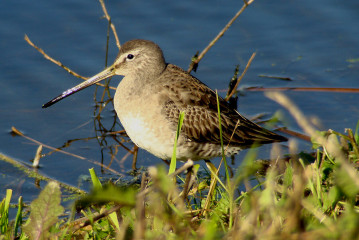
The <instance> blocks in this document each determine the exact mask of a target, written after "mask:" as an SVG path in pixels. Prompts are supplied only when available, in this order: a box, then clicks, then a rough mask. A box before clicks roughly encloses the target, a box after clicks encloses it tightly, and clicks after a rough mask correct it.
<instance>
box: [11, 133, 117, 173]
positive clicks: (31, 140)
mask: <svg viewBox="0 0 359 240" xmlns="http://www.w3.org/2000/svg"><path fill="white" fill-rule="evenodd" d="M11 131H12V132H13V133H15V134H17V135H19V136H21V137H24V138H26V139H27V140H29V141H30V142H33V143H35V144H37V145H42V146H43V147H45V148H48V149H51V150H53V151H55V152H59V153H63V154H66V155H69V156H72V157H75V158H79V159H81V160H86V161H88V162H90V163H92V164H95V165H98V166H101V167H103V168H105V169H106V170H108V171H110V172H112V173H114V174H117V175H119V176H122V174H121V173H119V172H117V171H116V170H114V169H112V168H109V167H107V166H106V165H103V164H102V163H99V162H96V161H93V160H90V159H87V158H85V157H82V156H80V155H76V154H73V153H69V152H66V151H64V150H61V149H58V148H54V147H51V146H49V145H46V144H44V143H42V142H39V141H37V140H35V139H33V138H31V137H28V136H26V135H25V134H23V133H22V132H20V131H19V130H18V129H17V128H15V127H11Z"/></svg>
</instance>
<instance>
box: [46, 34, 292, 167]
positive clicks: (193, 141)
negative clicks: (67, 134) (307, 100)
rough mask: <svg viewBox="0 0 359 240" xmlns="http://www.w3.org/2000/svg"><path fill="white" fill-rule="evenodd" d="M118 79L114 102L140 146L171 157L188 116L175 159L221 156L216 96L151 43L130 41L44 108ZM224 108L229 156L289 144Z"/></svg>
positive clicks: (233, 111)
mask: <svg viewBox="0 0 359 240" xmlns="http://www.w3.org/2000/svg"><path fill="white" fill-rule="evenodd" d="M114 75H121V76H124V77H123V79H122V80H121V82H120V83H119V85H118V87H117V89H116V93H115V96H114V99H113V101H114V106H115V110H116V113H117V116H118V118H119V119H120V121H121V123H122V125H123V127H124V129H125V130H126V133H127V135H128V136H129V137H130V139H131V140H132V141H133V142H134V143H135V144H136V145H137V146H138V147H140V148H142V149H145V150H147V151H148V152H150V153H152V154H153V155H155V156H157V157H159V158H161V159H171V157H172V152H173V144H174V139H175V136H176V130H177V124H178V117H179V113H180V112H184V121H183V125H182V129H181V132H180V134H179V138H178V143H177V153H176V158H177V159H178V160H182V161H184V160H188V159H191V160H200V159H204V160H209V159H211V158H213V157H216V156H221V154H222V152H221V139H220V131H219V120H218V111H217V96H216V93H215V92H214V91H213V90H212V89H210V88H209V87H207V86H206V85H205V84H204V83H202V82H201V81H200V80H198V79H197V78H195V77H194V76H192V75H191V74H189V73H187V72H186V71H184V70H183V69H181V68H180V67H177V66H175V65H173V64H169V63H166V61H165V58H164V56H163V53H162V50H161V49H160V47H159V46H158V45H157V44H155V43H154V42H152V41H148V40H140V39H135V40H131V41H128V42H126V43H125V44H123V46H122V47H121V49H120V52H119V54H118V56H117V58H116V60H115V62H114V63H113V64H112V65H111V66H110V67H108V68H106V69H105V70H103V71H102V72H100V73H98V74H96V75H95V76H93V77H91V78H89V79H88V80H86V81H85V82H82V83H81V84H79V85H77V86H75V87H73V88H71V89H69V90H67V91H65V92H63V93H62V94H61V95H59V96H58V97H56V98H54V99H52V100H51V101H49V102H48V103H46V104H44V105H43V106H42V107H43V108H46V107H49V106H51V105H52V104H54V103H56V102H58V101H60V100H61V99H63V98H66V97H68V96H70V95H72V94H74V93H76V92H78V91H80V90H82V89H84V88H86V87H89V86H91V85H93V84H95V83H97V82H99V81H101V80H104V79H106V78H109V77H112V76H114ZM219 105H220V111H221V124H222V139H223V144H224V146H225V147H226V152H225V154H226V155H233V154H235V153H237V152H238V151H240V150H242V149H245V148H249V147H251V146H253V145H254V144H256V145H261V144H266V143H272V142H282V141H286V140H287V139H286V138H285V137H283V136H281V135H278V134H276V133H274V132H271V131H269V130H267V129H264V128H262V127H260V126H259V125H257V124H255V123H253V122H252V121H250V120H248V119H247V118H245V117H243V116H242V115H241V114H239V112H238V111H237V110H236V109H234V108H232V107H231V106H230V105H229V104H228V103H227V102H226V101H225V100H224V99H223V98H221V97H219Z"/></svg>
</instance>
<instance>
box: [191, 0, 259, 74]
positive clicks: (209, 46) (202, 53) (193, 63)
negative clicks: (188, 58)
mask: <svg viewBox="0 0 359 240" xmlns="http://www.w3.org/2000/svg"><path fill="white" fill-rule="evenodd" d="M253 1H254V0H249V1H244V4H243V6H242V8H241V9H240V10H239V11H238V12H237V13H236V15H234V17H233V18H232V19H231V20H230V21H229V22H228V23H227V25H226V26H225V27H224V28H223V29H222V30H221V31H220V32H219V33H218V34H217V36H216V37H215V38H214V39H213V40H212V41H211V42H210V43H209V44H208V46H207V47H206V48H205V49H203V51H202V52H201V53H200V54H199V55H198V57H197V58H196V59H194V60H193V61H192V62H191V64H190V66H189V68H188V70H187V72H191V71H192V70H193V68H194V66H195V65H197V64H198V63H199V62H200V61H201V60H202V58H203V57H204V55H205V54H206V53H207V52H208V51H209V49H211V47H213V45H214V44H215V43H216V42H217V41H218V40H219V39H220V38H221V37H222V36H223V34H224V33H225V32H226V31H227V30H228V28H229V27H230V26H231V25H232V23H233V22H234V21H235V20H236V19H237V18H238V17H239V15H241V14H242V12H243V11H244V9H246V8H247V7H248V6H249V5H250V4H251V3H252V2H253Z"/></svg>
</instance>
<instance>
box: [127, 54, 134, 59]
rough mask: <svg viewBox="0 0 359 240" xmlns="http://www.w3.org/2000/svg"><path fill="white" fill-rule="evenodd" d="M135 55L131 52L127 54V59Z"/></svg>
mask: <svg viewBox="0 0 359 240" xmlns="http://www.w3.org/2000/svg"><path fill="white" fill-rule="evenodd" d="M134 57H135V56H134V55H133V54H131V53H130V54H128V55H127V59H129V60H131V59H133V58H134Z"/></svg>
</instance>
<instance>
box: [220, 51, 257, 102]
mask: <svg viewBox="0 0 359 240" xmlns="http://www.w3.org/2000/svg"><path fill="white" fill-rule="evenodd" d="M255 56H256V53H255V52H254V53H253V54H252V56H251V57H250V59H249V60H248V63H247V65H246V67H245V69H244V70H243V72H242V74H241V75H240V76H239V77H238V78H237V82H236V85H235V86H234V87H233V88H232V92H231V93H230V94H229V95H227V97H226V98H225V100H226V101H228V100H229V99H230V98H231V97H232V96H233V94H234V93H235V92H236V91H237V87H238V85H239V82H240V81H241V80H242V78H243V77H244V75H245V74H246V72H247V70H248V68H249V66H250V65H251V63H252V61H253V59H254V57H255Z"/></svg>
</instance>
